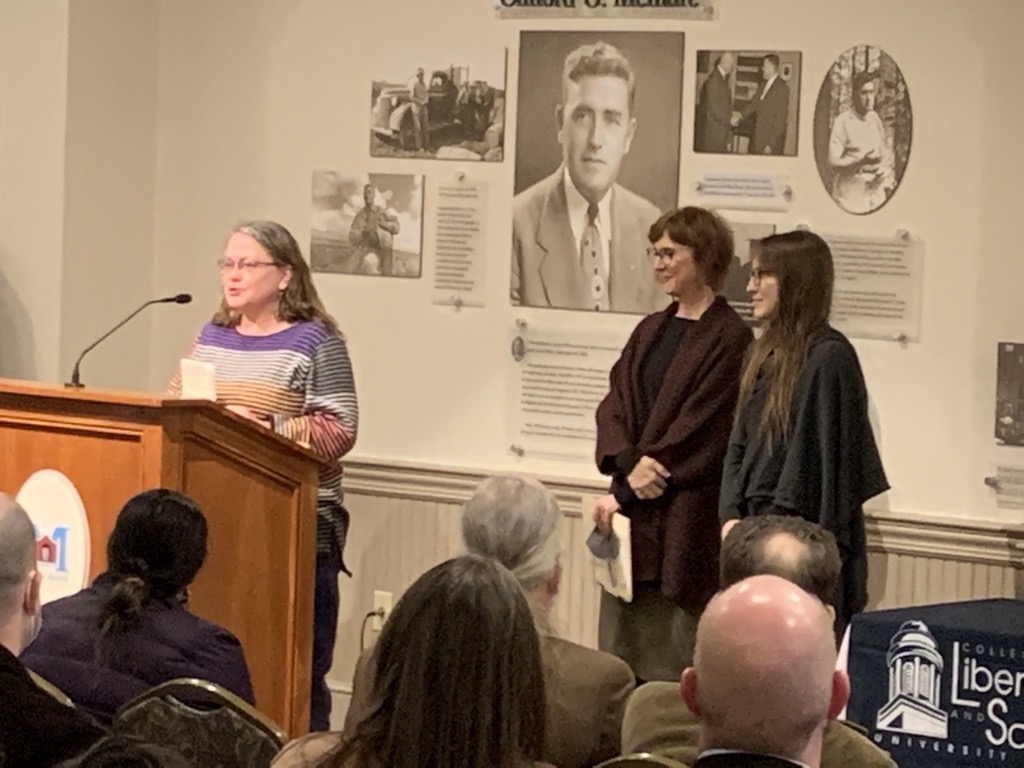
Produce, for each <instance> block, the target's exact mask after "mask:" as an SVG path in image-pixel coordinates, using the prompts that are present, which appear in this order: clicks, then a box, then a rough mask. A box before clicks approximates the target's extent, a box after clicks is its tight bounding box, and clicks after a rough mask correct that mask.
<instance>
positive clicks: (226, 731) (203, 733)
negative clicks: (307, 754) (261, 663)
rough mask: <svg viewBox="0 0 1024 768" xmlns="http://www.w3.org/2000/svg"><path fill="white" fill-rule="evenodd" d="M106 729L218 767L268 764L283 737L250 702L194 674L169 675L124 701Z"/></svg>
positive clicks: (261, 767)
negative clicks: (109, 727)
mask: <svg viewBox="0 0 1024 768" xmlns="http://www.w3.org/2000/svg"><path fill="white" fill-rule="evenodd" d="M111 730H112V731H113V732H114V733H121V734H131V735H134V736H139V737H141V738H143V739H145V740H146V741H148V742H150V743H152V744H159V745H162V746H166V747H169V748H171V749H173V750H175V751H176V752H178V753H179V754H180V755H181V756H182V757H184V758H185V759H186V760H188V761H189V762H190V764H191V765H215V766H218V768H235V767H236V766H237V768H267V767H268V766H269V765H270V763H271V761H273V759H274V757H275V756H276V755H277V753H278V752H280V751H281V747H283V746H284V744H285V742H286V741H287V736H286V735H285V733H284V732H283V731H282V730H281V729H280V727H278V725H277V724H276V723H274V722H273V721H272V720H271V719H270V718H268V717H267V716H266V715H264V714H263V713H261V712H259V711H257V710H256V709H255V708H254V707H252V706H251V705H250V704H248V703H246V702H245V701H242V700H241V699H240V698H238V697H237V696H235V695H234V694H232V693H230V692H229V691H227V690H225V689H224V688H222V687H220V686H219V685H216V684H214V683H210V682H208V681H205V680H198V679H195V678H179V679H176V680H170V681H168V682H166V683H163V684H161V685H158V686H156V687H155V688H153V689H152V690H149V691H147V692H146V693H144V694H142V695H141V696H139V697H137V698H135V699H133V700H132V701H130V702H128V703H127V704H125V705H124V706H123V707H121V709H119V710H118V711H117V714H116V715H115V716H114V721H113V723H112V725H111Z"/></svg>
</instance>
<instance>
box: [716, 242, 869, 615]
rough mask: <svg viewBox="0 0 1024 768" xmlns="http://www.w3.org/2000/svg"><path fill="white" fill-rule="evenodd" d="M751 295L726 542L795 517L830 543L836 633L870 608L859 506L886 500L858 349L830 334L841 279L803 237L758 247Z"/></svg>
mask: <svg viewBox="0 0 1024 768" xmlns="http://www.w3.org/2000/svg"><path fill="white" fill-rule="evenodd" d="M752 247H753V251H752V255H753V258H752V259H751V275H750V282H749V283H748V284H747V290H748V292H749V293H750V294H751V297H752V299H753V305H754V317H755V318H756V319H758V320H759V321H760V322H761V324H762V333H761V334H760V336H759V338H758V339H757V340H756V341H755V342H754V344H753V345H752V347H751V349H750V352H749V355H748V359H747V363H746V365H745V368H744V371H743V377H742V379H741V382H740V396H739V404H738V406H737V414H736V419H735V423H734V426H733V430H732V434H731V436H730V440H729V448H728V452H727V454H726V460H725V472H724V476H723V480H722V495H721V499H720V504H719V519H720V522H721V523H722V525H723V528H722V532H723V536H724V535H728V530H729V528H730V527H731V525H732V522H733V521H735V520H738V519H740V518H744V517H750V516H753V515H762V514H789V515H799V516H801V517H803V518H805V519H807V520H811V521H813V522H816V523H819V524H820V525H821V526H822V527H824V528H825V529H826V530H829V531H831V532H832V533H833V534H834V535H835V537H836V540H837V542H838V544H839V549H840V555H841V558H842V562H843V568H842V575H841V578H840V583H839V585H838V587H837V594H836V595H835V602H834V607H835V608H836V631H837V633H841V632H842V631H843V629H845V626H846V624H847V623H848V622H849V620H850V617H851V616H852V615H853V614H854V613H857V612H859V611H862V610H863V609H864V606H865V604H866V602H867V547H866V535H865V531H864V513H863V504H864V502H866V501H867V500H869V499H871V498H873V497H874V496H877V495H878V494H880V493H882V492H884V491H886V490H888V488H889V483H888V481H887V479H886V476H885V471H884V469H883V467H882V461H881V458H880V456H879V453H878V447H877V445H876V443H875V438H874V434H873V433H872V429H871V423H870V421H869V419H868V395H867V387H866V385H865V382H864V374H863V372H862V371H861V367H860V361H859V359H858V357H857V352H856V350H855V349H854V347H853V345H852V344H851V343H850V342H849V340H848V339H847V338H846V336H844V335H843V334H842V333H840V332H839V331H837V330H836V329H835V328H833V327H832V326H831V325H830V324H829V315H830V310H831V306H832V289H833V283H834V279H835V277H834V267H833V264H832V252H831V250H830V249H829V247H828V244H827V243H826V242H825V241H824V240H823V239H822V238H821V237H819V236H818V235H816V234H814V233H812V232H808V231H794V232H787V233H784V234H778V235H772V236H771V237H767V238H764V239H763V240H761V241H759V242H757V243H754V244H753V246H752Z"/></svg>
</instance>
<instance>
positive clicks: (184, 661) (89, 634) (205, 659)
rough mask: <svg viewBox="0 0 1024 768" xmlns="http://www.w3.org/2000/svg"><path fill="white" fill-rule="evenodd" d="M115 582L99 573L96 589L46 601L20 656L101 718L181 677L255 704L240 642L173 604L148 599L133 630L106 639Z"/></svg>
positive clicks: (35, 670) (231, 635)
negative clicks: (104, 616) (106, 611)
mask: <svg viewBox="0 0 1024 768" xmlns="http://www.w3.org/2000/svg"><path fill="white" fill-rule="evenodd" d="M114 584H115V582H114V579H113V577H111V576H110V575H108V574H101V575H100V576H98V577H96V580H95V581H94V582H93V584H92V586H91V587H88V588H87V589H83V590H82V591H81V592H79V593H78V594H75V595H72V596H71V597H65V598H62V599H60V600H55V601H53V602H52V603H48V604H47V605H45V606H43V622H42V630H41V631H40V633H39V637H38V638H36V640H35V642H33V643H32V644H31V645H30V646H29V647H28V648H26V649H25V650H24V651H23V652H22V654H21V656H20V657H19V658H20V661H21V662H22V663H23V664H24V665H25V666H26V667H28V668H29V669H31V670H32V671H33V672H35V673H36V674H38V675H40V676H41V677H43V678H44V679H46V680H48V681H49V682H51V683H53V684H54V685H55V686H57V687H58V688H60V689H61V690H62V691H63V692H64V693H66V694H67V695H68V697H70V698H71V700H72V701H74V702H75V704H77V705H78V706H79V707H81V708H83V709H84V710H86V711H87V712H89V713H90V714H92V715H93V716H94V717H95V718H96V719H97V720H99V721H100V722H103V723H109V722H110V720H111V718H112V717H113V715H114V713H115V712H116V711H117V709H118V708H119V707H121V706H122V705H123V704H126V703H127V702H129V701H131V700H132V699H133V698H135V697H136V696H138V695H139V694H141V693H143V692H145V691H146V690H148V689H149V688H152V687H153V686H155V685H159V684H160V683H164V682H167V681H168V680H173V679H174V678H178V677H197V678H200V679H202V680H208V681H209V682H212V683H216V684H217V685H220V686H222V687H224V688H226V689H227V690H229V691H231V692H232V693H234V694H235V695H236V696H239V697H241V698H242V699H244V700H245V701H247V702H249V703H250V704H251V703H253V692H252V683H251V682H250V680H249V669H248V667H247V666H246V663H245V656H244V654H243V652H242V646H241V644H240V643H239V642H238V639H237V638H236V637H235V636H234V635H233V634H231V633H230V632H228V631H227V630H226V629H224V628H222V627H219V626H217V625H215V624H211V623H209V622H207V621H203V620H202V619H200V618H199V617H198V616H195V615H194V614H192V613H190V612H189V611H188V609H186V608H184V607H182V606H180V605H177V604H176V603H174V602H164V601H159V600H150V601H148V602H147V603H146V604H145V605H144V606H143V609H142V621H141V624H140V625H139V626H138V627H137V628H136V629H134V630H132V631H131V632H129V633H127V634H125V635H122V636H114V637H110V638H105V639H103V640H101V639H100V637H99V625H100V614H101V612H102V609H103V606H104V604H105V603H106V601H107V599H108V598H109V597H110V594H111V593H112V591H113V588H114Z"/></svg>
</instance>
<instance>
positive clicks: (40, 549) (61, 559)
mask: <svg viewBox="0 0 1024 768" xmlns="http://www.w3.org/2000/svg"><path fill="white" fill-rule="evenodd" d="M16 498H17V502H18V503H19V504H20V505H21V506H22V507H24V509H25V511H26V512H28V516H29V517H30V518H31V519H32V525H33V526H34V527H35V531H36V563H37V565H36V567H37V568H38V569H39V572H40V573H41V574H42V582H41V584H40V587H39V589H40V596H41V599H42V602H43V604H46V603H49V602H52V601H54V600H58V599H60V598H62V597H67V596H69V595H73V594H75V593H76V592H78V591H79V590H81V589H82V588H83V587H85V586H86V585H87V584H88V581H89V558H90V549H89V548H90V538H89V520H88V518H87V516H86V513H85V505H84V504H83V503H82V497H81V496H80V495H79V494H78V490H77V489H76V488H75V486H74V483H72V482H71V481H70V480H69V479H68V478H67V477H66V476H65V475H63V474H61V473H60V472H58V471H56V470H54V469H41V470H39V471H38V472H35V473H34V474H33V475H32V476H31V477H29V478H28V479H27V480H26V481H25V483H24V484H23V485H22V486H21V490H20V491H18V495H17V497H16Z"/></svg>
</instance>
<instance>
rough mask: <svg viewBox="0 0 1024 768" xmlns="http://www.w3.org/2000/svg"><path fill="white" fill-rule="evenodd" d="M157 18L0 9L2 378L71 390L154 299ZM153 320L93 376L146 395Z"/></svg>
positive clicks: (95, 4) (108, 9) (21, 5)
mask: <svg viewBox="0 0 1024 768" xmlns="http://www.w3.org/2000/svg"><path fill="white" fill-rule="evenodd" d="M158 10H159V9H158V5H157V4H156V2H155V1H152V0H143V1H142V2H136V0H90V1H89V2H76V3H74V4H73V5H71V4H69V2H68V0H33V2H24V0H0V376H6V377H13V378H25V379H37V380H42V381H48V382H62V381H65V380H66V379H67V376H68V374H69V373H70V370H71V367H72V364H73V362H74V360H75V358H76V357H77V356H78V354H79V352H80V351H81V350H82V349H83V348H84V347H85V346H86V345H88V344H89V343H90V342H92V341H93V340H94V339H96V338H97V337H98V336H99V335H101V334H102V333H104V332H105V331H106V330H107V329H109V328H110V327H111V326H113V325H114V323H116V322H117V321H119V320H120V319H121V318H122V317H123V316H125V315H127V314H128V312H129V311H130V310H131V309H133V308H134V307H135V306H137V305H139V304H141V303H142V302H143V301H145V300H146V299H148V298H150V296H151V293H150V291H151V283H152V270H153V226H152V220H153V195H154V188H155V182H156V151H155V143H156V135H157V131H156V104H157V81H156V68H157V57H156V51H157V43H158V36H157V30H158V26H157V21H158ZM148 321H149V318H148V317H140V318H139V319H138V320H136V321H135V322H134V323H133V324H132V325H131V326H129V327H127V328H125V329H124V330H123V331H121V332H119V334H118V335H117V336H116V337H113V338H112V339H111V340H110V341H109V342H108V343H107V344H105V345H104V346H103V347H100V348H98V349H97V350H96V352H94V353H92V354H91V355H90V357H89V358H88V359H87V361H86V362H85V363H84V364H83V380H84V381H85V382H87V383H88V384H91V385H100V386H104V385H105V386H118V387H126V388H143V387H145V386H147V384H148V382H149V378H150V377H149V365H150V357H151V356H150V354H149V350H148V341H149V337H150V333H151V331H150V329H149V327H148Z"/></svg>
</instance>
